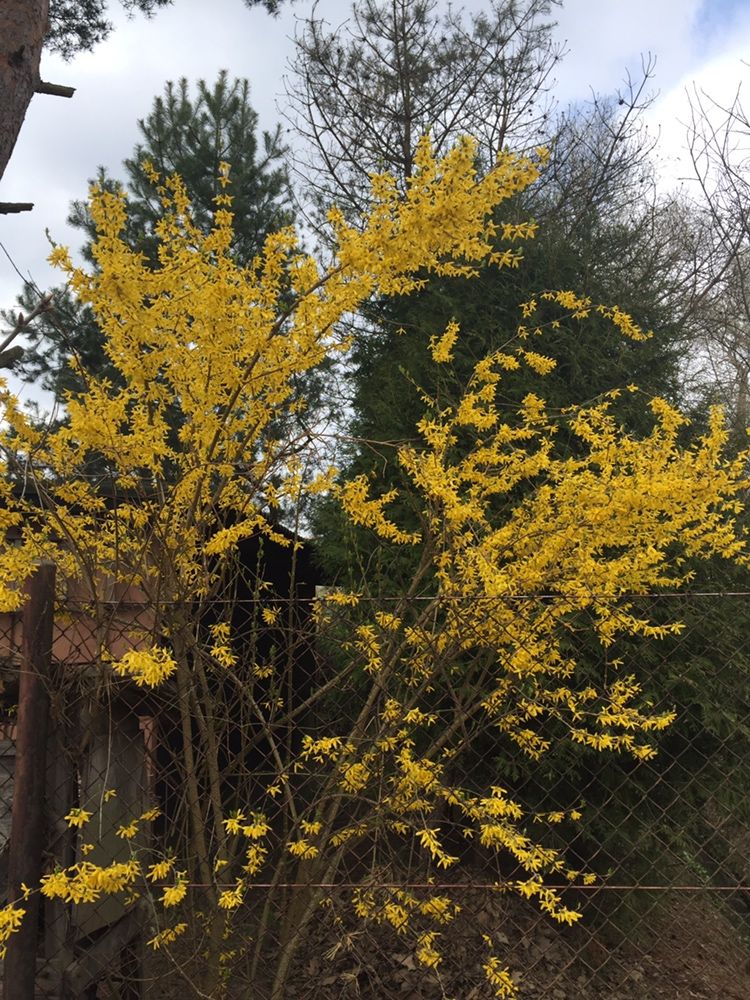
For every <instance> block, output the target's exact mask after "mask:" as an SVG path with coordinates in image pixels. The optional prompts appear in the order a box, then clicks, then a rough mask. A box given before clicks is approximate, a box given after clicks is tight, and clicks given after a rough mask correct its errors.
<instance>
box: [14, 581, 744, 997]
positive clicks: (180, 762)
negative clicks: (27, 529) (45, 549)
mask: <svg viewBox="0 0 750 1000" xmlns="http://www.w3.org/2000/svg"><path fill="white" fill-rule="evenodd" d="M347 600H348V599H347V598H345V597H342V598H336V597H335V595H334V598H333V599H331V595H327V596H324V597H322V598H321V599H320V600H317V601H313V600H309V599H307V598H305V599H303V600H298V599H295V600H289V599H286V600H284V599H282V598H281V597H279V596H278V594H276V595H271V596H264V597H260V596H257V595H256V596H253V597H246V598H244V599H242V600H238V599H232V600H226V601H213V602H212V604H211V606H210V607H208V606H202V607H200V608H196V607H192V606H191V607H168V608H165V607H158V608H155V607H154V606H153V605H146V604H144V603H141V602H139V601H131V602H126V601H124V600H114V599H113V600H110V601H108V602H101V601H98V602H84V601H75V600H72V599H70V598H65V599H62V600H61V601H60V603H59V606H58V608H57V610H56V615H55V626H54V639H53V648H52V657H51V661H50V665H49V672H48V676H47V678H46V682H47V688H48V693H49V696H50V732H49V735H48V737H47V740H46V747H45V749H46V761H47V763H46V767H47V791H46V803H45V813H46V824H47V825H46V839H45V844H46V846H45V851H44V855H43V858H42V866H43V871H44V873H45V875H44V878H43V882H46V883H47V884H48V886H49V885H54V884H55V878H56V877H57V876H59V875H60V873H62V874H63V876H64V877H65V879H67V883H66V884H67V889H66V891H65V892H62V891H61V893H60V894H58V895H55V894H54V893H51V894H46V893H45V894H44V897H43V898H44V903H43V907H42V914H41V919H40V923H39V930H38V952H37V956H36V962H37V990H38V995H39V996H49V997H86V998H87V1000H91V998H94V997H99V998H105V997H107V998H114V997H127V998H131V997H132V998H139V1000H140V998H144V997H148V998H153V997H164V998H167V1000H169V998H171V997H174V998H177V997H179V998H184V997H187V996H196V997H200V996H212V997H220V996H226V997H231V998H234V997H237V998H239V997H254V998H255V997H258V998H266V997H268V998H273V1000H282V998H287V997H288V998H292V997H294V998H303V997H322V998H328V997H330V998H334V997H337V998H338V997H361V998H370V997H371V998H373V1000H374V998H379V1000H390V998H396V997H398V998H402V997H410V998H426V1000H427V998H444V997H455V998H457V1000H458V998H465V1000H478V998H485V997H487V998H489V997H493V996H502V995H510V991H511V984H512V985H513V987H514V988H515V990H516V992H517V995H518V996H519V997H521V998H529V1000H531V998H538V1000H567V998H573V997H575V998H586V1000H600V998H601V1000H604V998H607V1000H635V998H638V1000H641V998H643V997H648V998H674V1000H677V998H680V1000H681V998H683V997H688V996H692V997H698V998H706V1000H708V998H714V997H715V998H719V997H722V998H729V1000H731V998H736V1000H742V998H745V997H747V996H750V961H749V960H750V948H749V945H748V941H749V939H750V832H748V831H749V830H750V826H749V825H748V803H749V802H750V796H748V792H749V791H750V780H749V778H750V754H748V740H749V739H750V657H749V655H748V639H747V636H748V635H749V634H750V632H749V631H748V624H750V594H746V593H720V592H715V593H693V594H680V595H676V594H674V595H649V596H638V595H631V596H629V597H626V598H623V599H622V601H621V602H619V604H618V606H617V607H616V608H613V607H609V608H608V609H606V611H605V609H603V608H602V607H600V606H597V602H596V600H593V599H592V602H591V605H590V608H589V609H587V610H585V611H581V610H580V609H578V610H576V611H575V612H570V613H568V612H566V611H565V608H564V607H563V608H562V610H561V598H559V597H558V596H555V595H544V596H525V595H521V596H517V597H506V598H502V599H500V598H498V599H497V600H495V601H494V602H486V601H485V602H483V604H482V606H481V607H480V608H477V606H476V601H475V600H474V599H472V598H468V597H467V598H466V599H463V598H460V597H459V598H454V599H453V601H452V602H450V601H438V600H437V599H436V598H430V597H426V598H423V599H411V600H408V601H407V600H405V599H400V600H398V601H396V600H393V601H389V600H382V599H378V600H375V599H365V598H360V599H359V600H358V601H356V602H355V601H353V600H352V601H351V603H347ZM605 613H606V614H607V615H609V616H610V617H611V618H613V620H615V619H617V616H621V618H622V621H623V622H624V621H626V620H627V622H632V621H638V622H649V623H650V626H651V628H650V630H644V629H641V634H635V631H634V629H632V628H630V629H626V628H624V627H623V628H622V629H620V630H618V629H617V628H613V629H611V636H610V638H609V639H608V640H607V641H606V642H603V641H602V638H601V635H600V633H599V632H598V631H597V627H598V625H600V624H601V621H602V620H603V615H605ZM549 622H552V625H551V626H550V627H549V628H548V624H549ZM675 622H677V623H679V628H675V629H671V630H670V625H671V623H675ZM477 623H480V624H477ZM519 623H520V624H519ZM490 625H491V626H492V629H493V636H494V640H493V642H494V645H492V644H488V643H487V641H486V635H485V634H484V629H485V628H489V627H490ZM521 625H523V627H521ZM21 630H22V623H21V619H20V616H11V615H6V616H4V617H1V618H0V665H1V669H2V718H1V719H0V864H3V865H5V867H4V868H3V870H2V875H3V884H5V883H6V881H7V854H8V845H9V842H10V838H11V835H12V834H11V829H10V804H11V801H12V797H13V793H14V773H15V754H14V751H15V739H16V714H15V713H16V706H17V702H18V689H19V678H20V676H21V674H22V671H23V670H24V669H25V664H24V663H23V662H22V658H21V654H20V649H21V645H20V644H21ZM470 630H474V632H475V633H476V635H475V636H474V637H473V640H472V635H470V634H469V631H470ZM660 630H661V631H660ZM645 632H648V634H644V633H645ZM544 636H546V637H547V639H549V642H547V639H545V642H544V643H542V642H541V639H540V637H544ZM446 637H447V638H446ZM498 637H500V638H498ZM545 643H546V644H545ZM155 646H156V647H158V648H159V649H160V650H162V651H166V653H165V655H167V654H168V658H169V659H170V662H171V663H172V664H173V665H174V669H173V670H172V672H171V673H169V674H168V675H167V676H165V678H164V679H163V680H162V681H161V683H159V684H156V685H153V686H151V685H149V684H147V683H145V682H144V681H143V677H142V676H140V675H138V673H137V672H133V671H132V670H131V672H130V673H128V672H127V671H124V670H123V671H122V672H120V673H118V670H117V665H118V664H121V663H123V662H125V661H127V660H128V657H127V655H126V654H128V653H131V654H137V653H138V652H143V651H147V650H152V649H153V648H154V647H155ZM521 652H525V654H526V657H527V659H526V661H525V662H526V669H525V670H521V669H520V667H519V666H518V664H519V662H520V661H519V659H518V658H519V655H520V653H521ZM545 656H546V657H548V658H549V657H552V659H553V661H554V662H544V663H543V662H541V661H542V658H543V657H545ZM529 657H531V661H530V660H529ZM535 658H536V659H535ZM537 660H538V661H539V663H538V664H537V665H538V670H537V678H539V677H544V678H546V680H544V681H538V680H535V679H534V678H535V675H534V671H533V670H532V669H531V666H530V665H529V663H530V662H532V661H533V662H536V661H537ZM131 661H132V663H135V662H136V661H135V660H133V659H132V657H131ZM132 663H131V665H132ZM552 667H554V670H553V671H552V674H550V670H551V668H552ZM545 671H547V673H546V674H545ZM550 677H552V680H550V679H549V678H550ZM631 677H632V678H634V679H635V680H634V683H637V685H638V688H637V690H634V693H632V697H631V702H632V704H634V705H635V704H637V706H638V708H639V711H641V713H642V714H644V715H648V716H649V717H656V716H659V715H660V713H670V721H669V724H668V725H665V726H664V727H663V728H654V729H652V730H649V731H648V732H646V733H645V734H644V735H643V740H642V742H644V741H645V742H646V743H648V745H649V746H650V747H651V748H652V750H653V754H650V753H649V754H643V755H641V756H640V757H639V755H638V754H634V753H633V752H631V751H630V750H629V749H628V747H627V746H626V745H623V744H616V743H615V744H614V745H612V746H607V745H606V741H604V745H602V746H601V747H600V749H596V748H595V747H592V746H591V745H587V744H586V743H585V741H582V739H581V738H580V737H575V733H576V732H579V733H580V732H581V731H583V730H586V731H589V732H593V733H595V734H598V736H600V737H601V736H603V735H612V736H615V735H618V734H619V735H622V734H624V735H626V736H627V735H629V734H630V733H631V728H630V727H629V726H628V725H626V724H620V725H619V728H618V726H616V725H614V724H613V725H610V726H606V725H604V724H603V723H602V716H601V712H602V711H603V708H602V705H603V702H602V697H603V695H602V692H603V691H610V692H611V691H613V690H614V688H613V685H615V684H617V683H618V682H622V681H625V680H626V679H627V678H631ZM500 681H502V685H503V686H502V691H503V696H502V697H503V700H502V704H501V707H500V708H498V704H499V700H498V699H499V695H497V693H496V692H497V690H499V688H498V683H499V682H500ZM553 690H554V691H557V692H560V691H561V690H568V691H570V692H571V703H570V704H569V705H567V706H565V705H562V704H561V705H560V707H559V710H558V709H555V710H553V709H552V707H551V706H552V705H553V702H554V699H552V697H551V696H550V695H549V692H550V691H553ZM587 690H589V691H590V692H596V694H591V693H590V694H589V695H587V696H586V697H583V695H582V694H581V692H585V691H587ZM493 692H494V694H493ZM556 697H559V699H560V700H561V701H562V700H564V699H563V698H562V696H561V695H558V696H556ZM493 698H494V701H493ZM581 699H583V700H581ZM395 705H398V708H397V707H394V706H395ZM519 705H524V706H525V708H524V713H525V714H524V715H523V719H521V720H520V721H519V720H518V718H517V716H518V706H519ZM389 713H390V714H389ZM514 713H515V716H514ZM597 713H598V714H597ZM513 718H515V720H516V721H509V720H512V719H513ZM520 733H525V734H526V735H525V736H524V738H523V739H520V737H519V734H520ZM524 740H525V741H526V742H525V743H524ZM639 745H640V744H639ZM540 747H541V749H540ZM530 749H531V750H532V751H534V752H529V751H530ZM490 800H492V802H494V803H496V805H495V806H492V808H495V809H496V810H497V822H496V824H495V825H496V826H497V828H498V829H497V830H496V831H495V834H494V835H493V836H494V838H495V839H493V836H491V835H490V834H488V833H487V830H488V828H489V826H490V824H489V821H488V819H487V816H488V815H489V813H488V812H487V810H488V809H490V805H488V804H487V803H488V802H490ZM472 803H473V805H472ZM497 803H504V805H502V807H501V806H499V805H497ZM472 809H473V810H474V812H473V813H472ZM482 810H484V812H482ZM501 827H502V828H503V830H504V832H502V831H501V830H500V828H501ZM493 829H494V828H493ZM498 831H500V832H498ZM13 835H17V834H15V833H14V834H13ZM519 837H520V838H525V839H522V840H518V839H517V838H519ZM497 838H500V839H499V840H498V839H497ZM503 838H505V839H503ZM514 838H516V839H514ZM436 844H437V846H435V845H436ZM519 845H520V846H519ZM537 849H538V853H534V852H535V851H537ZM524 851H525V852H526V853H525V854H524ZM545 852H546V853H545ZM446 859H447V860H446ZM130 863H134V867H133V868H132V869H131V875H130V876H129V877H128V878H127V879H126V880H125V884H124V885H123V887H122V888H121V889H119V890H117V891H114V890H112V881H111V879H110V881H109V882H107V878H105V877H101V878H100V891H95V890H94V889H92V885H93V884H94V883H95V882H96V878H95V876H93V875H92V874H91V873H92V872H93V871H94V870H95V869H97V868H98V869H106V871H108V872H110V874H111V872H112V871H113V870H114V866H117V865H120V866H123V867H127V866H128V864H130ZM81 873H84V874H86V873H88V874H87V877H86V878H82V877H79V879H78V882H77V883H76V882H75V877H76V875H78V876H80V875H81ZM87 879H88V881H87ZM58 882H59V880H58ZM532 882H534V884H535V885H536V886H537V888H536V889H534V890H533V891H525V890H524V888H523V886H524V885H526V886H528V885H530V884H531V883H532ZM59 884H62V883H59ZM102 887H103V888H102ZM31 891H37V887H31ZM548 893H552V894H554V895H555V899H557V900H558V901H557V902H552V903H550V902H549V901H548V895H547V894H548ZM528 897H530V898H528ZM550 898H551V897H550ZM9 902H10V901H9ZM561 908H562V909H563V910H564V912H568V913H574V914H578V913H580V918H579V917H578V916H573V917H570V918H569V919H567V920H566V919H563V920H560V919H555V916H554V913H555V912H557V914H558V917H559V916H560V912H561ZM503 991H506V992H505V993H504V992H503ZM3 995H4V996H5V997H6V998H10V997H12V996H13V988H12V984H9V983H4V993H3Z"/></svg>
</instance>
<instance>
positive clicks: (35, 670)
mask: <svg viewBox="0 0 750 1000" xmlns="http://www.w3.org/2000/svg"><path fill="white" fill-rule="evenodd" d="M26 592H27V594H28V598H27V601H26V604H25V605H24V609H23V638H22V640H21V676H20V679H19V687H18V717H17V723H16V769H15V778H14V787H13V808H12V813H11V830H10V845H9V857H8V900H9V901H12V900H17V899H19V898H20V897H21V895H22V893H23V890H22V888H21V886H22V885H27V886H29V887H31V888H35V887H36V886H38V884H39V879H40V877H41V873H42V851H43V850H44V831H45V819H44V788H45V778H46V753H47V720H48V717H49V692H48V689H47V684H48V681H49V675H50V668H51V660H52V624H53V617H54V602H55V566H54V564H53V563H50V562H43V563H40V565H39V566H38V567H37V570H36V572H35V573H34V575H33V577H31V579H30V580H29V581H28V583H27V585H26ZM23 906H24V909H25V910H26V915H25V916H24V918H23V923H22V924H21V928H20V929H19V930H18V931H17V932H16V933H15V934H14V935H13V936H12V937H11V938H10V940H9V941H8V947H7V953H6V956H5V968H4V975H3V994H4V996H5V997H6V998H8V1000H10V998H11V997H12V998H13V1000H34V981H35V978H36V959H37V949H38V922H39V893H38V892H33V893H32V894H31V895H30V896H29V898H28V899H27V900H26V901H25V902H24V904H23Z"/></svg>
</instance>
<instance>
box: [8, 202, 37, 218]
mask: <svg viewBox="0 0 750 1000" xmlns="http://www.w3.org/2000/svg"><path fill="white" fill-rule="evenodd" d="M33 207H34V202H33V201H0V215H11V214H12V213H13V212H30V211H31V210H32V208H33Z"/></svg>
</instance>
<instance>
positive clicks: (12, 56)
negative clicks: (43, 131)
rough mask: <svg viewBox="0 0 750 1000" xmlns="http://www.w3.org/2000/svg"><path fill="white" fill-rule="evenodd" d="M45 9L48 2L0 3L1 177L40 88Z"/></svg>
mask: <svg viewBox="0 0 750 1000" xmlns="http://www.w3.org/2000/svg"><path fill="white" fill-rule="evenodd" d="M48 7H49V0H2V3H0V178H2V176H3V174H4V173H5V168H6V166H7V165H8V161H9V160H10V157H11V153H12V152H13V147H14V146H15V144H16V139H17V138H18V133H19V132H20V131H21V125H22V124H23V120H24V118H25V116H26V110H27V108H28V106H29V104H30V103H31V98H32V97H33V96H34V92H35V91H36V90H37V88H38V85H39V60H40V58H41V54H42V44H43V42H44V36H45V34H46V32H47V14H48Z"/></svg>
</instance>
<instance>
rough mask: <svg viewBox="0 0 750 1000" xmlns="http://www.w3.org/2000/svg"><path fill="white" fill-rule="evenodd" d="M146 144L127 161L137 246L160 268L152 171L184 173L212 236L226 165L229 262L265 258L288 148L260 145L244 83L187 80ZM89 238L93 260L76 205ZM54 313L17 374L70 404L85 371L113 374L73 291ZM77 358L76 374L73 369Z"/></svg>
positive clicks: (73, 218) (163, 100)
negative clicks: (193, 90) (149, 166)
mask: <svg viewBox="0 0 750 1000" xmlns="http://www.w3.org/2000/svg"><path fill="white" fill-rule="evenodd" d="M138 126H139V129H140V132H141V135H142V142H140V143H139V144H138V145H137V146H136V148H135V150H134V153H133V156H132V157H130V158H129V159H127V160H126V161H125V164H124V166H125V174H126V182H125V185H124V187H125V189H126V192H127V195H128V204H129V210H130V216H129V220H128V229H127V233H128V241H129V244H130V246H131V247H132V248H133V249H134V250H136V251H138V252H140V253H143V254H144V255H145V256H146V258H147V259H148V260H149V261H150V262H151V263H152V264H155V263H156V256H155V247H156V240H155V235H154V226H155V224H156V222H157V220H158V205H159V200H158V191H157V187H156V185H155V184H154V183H153V181H152V180H149V176H148V175H147V173H146V172H145V171H144V164H145V163H147V162H150V163H151V164H152V166H153V167H154V168H155V170H156V171H157V173H158V174H160V175H161V177H162V178H165V179H166V178H167V177H169V176H170V175H171V174H174V173H177V174H179V175H180V176H181V177H182V178H183V180H184V182H185V184H186V186H187V188H188V190H189V191H190V192H191V196H192V199H193V213H194V220H195V222H196V224H197V225H198V226H199V228H200V229H201V230H202V231H203V232H208V230H209V229H210V226H211V220H212V217H213V211H214V207H215V206H214V198H215V197H216V195H217V193H218V186H217V178H218V175H219V164H220V163H227V164H229V176H230V179H231V184H232V187H231V190H232V196H233V198H234V201H233V205H232V208H233V211H234V213H235V220H234V238H233V243H232V253H233V256H234V257H235V259H236V260H237V261H238V263H247V262H249V261H250V260H251V259H252V258H253V256H255V255H256V254H257V253H258V252H259V251H260V249H261V247H262V245H263V241H264V239H265V237H266V235H267V234H268V233H269V232H273V231H276V230H277V229H279V228H280V227H282V226H284V225H287V224H288V223H289V222H290V221H291V219H292V212H291V198H290V191H289V185H288V182H287V174H286V171H285V169H284V166H283V156H284V147H283V144H282V141H281V132H280V129H279V128H278V127H276V129H274V130H273V131H270V132H263V133H262V135H260V136H258V116H257V114H256V112H255V111H254V110H253V108H252V106H251V104H250V87H249V84H248V81H247V80H234V81H230V80H229V78H228V77H227V74H226V73H225V72H222V73H220V74H219V77H218V79H217V81H216V82H215V83H214V85H213V86H212V87H209V86H208V85H207V84H206V83H205V82H204V81H203V80H200V81H199V82H198V85H197V90H196V93H195V96H192V95H191V92H190V87H189V84H188V82H187V80H186V79H182V80H180V81H179V83H177V84H175V83H172V82H169V83H167V84H166V86H165V90H164V95H163V96H160V97H157V98H156V100H155V101H154V105H153V108H152V110H151V112H150V114H149V115H148V116H147V117H146V118H145V119H143V120H142V121H139V123H138ZM94 183H95V184H96V185H97V186H98V187H99V188H103V189H110V190H115V189H117V188H119V187H120V186H121V185H120V183H119V182H118V181H116V180H115V179H114V178H113V177H112V176H111V175H110V174H109V173H108V172H107V171H106V170H105V169H103V168H100V170H99V173H98V176H97V178H96V181H95V182H94ZM68 221H69V222H70V223H71V224H72V225H73V226H75V227H76V228H78V229H79V230H81V232H82V233H84V234H85V236H86V243H85V245H84V247H83V255H84V257H86V258H87V259H88V260H89V261H91V246H92V241H93V238H94V235H95V232H94V225H93V222H92V219H91V216H90V214H89V211H88V207H87V203H86V202H82V201H76V202H74V203H73V205H72V206H71V211H70V215H69V220H68ZM37 297H38V296H37V293H36V292H35V290H34V289H32V288H30V287H27V288H26V289H25V290H24V293H23V295H22V296H21V298H20V299H19V302H20V304H21V306H22V308H24V309H26V310H30V308H31V307H32V305H33V303H34V302H35V301H36V299H37ZM54 301H55V307H54V309H53V310H52V311H51V312H49V313H46V314H45V315H44V316H43V317H42V318H41V319H40V320H39V321H38V322H37V323H36V324H35V327H34V329H33V330H32V331H31V333H30V334H29V338H28V339H29V342H30V343H29V347H28V348H27V349H26V351H25V353H24V356H23V359H22V361H21V364H20V365H19V366H18V369H17V371H18V374H19V375H20V376H21V377H22V378H24V379H25V380H26V381H29V382H35V383H37V384H40V385H41V387H42V388H44V389H46V390H47V391H49V392H51V393H53V394H54V397H55V400H56V401H57V402H58V403H60V404H61V403H62V402H63V396H64V393H65V391H67V390H79V389H80V388H81V386H82V383H83V381H84V380H85V374H86V373H87V372H89V373H94V374H103V373H107V372H110V374H113V372H112V371H110V367H111V366H110V365H109V361H108V359H107V356H106V354H105V352H104V350H103V338H102V334H101V331H100V329H99V327H98V326H97V324H96V322H95V320H94V318H93V316H92V315H91V313H90V312H89V311H88V310H87V309H86V308H85V307H82V306H80V305H79V304H78V302H77V301H76V299H75V297H74V296H72V295H71V294H70V293H69V292H68V291H67V290H66V289H58V290H57V291H56V292H55V293H54ZM74 357H75V358H76V359H77V366H76V369H75V370H74V369H73V368H71V366H70V364H69V361H70V359H71V358H74Z"/></svg>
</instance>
